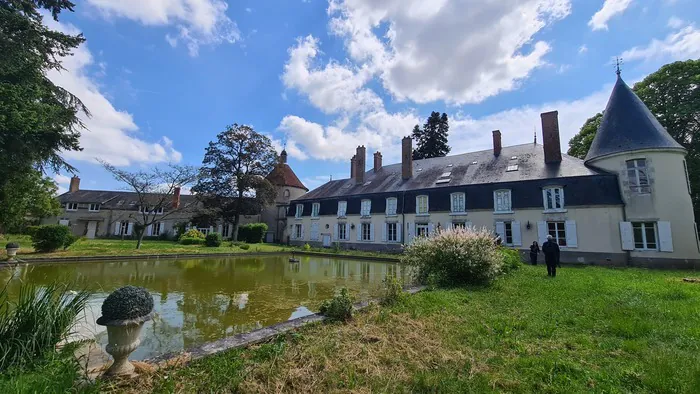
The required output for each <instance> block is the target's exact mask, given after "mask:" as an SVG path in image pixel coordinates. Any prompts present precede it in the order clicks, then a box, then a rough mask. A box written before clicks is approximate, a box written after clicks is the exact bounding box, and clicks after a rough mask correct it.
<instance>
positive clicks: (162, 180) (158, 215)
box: [101, 161, 197, 249]
mask: <svg viewBox="0 0 700 394" xmlns="http://www.w3.org/2000/svg"><path fill="white" fill-rule="evenodd" d="M101 163H102V166H103V167H104V168H105V170H107V171H108V172H110V173H111V174H112V176H114V179H116V180H117V181H119V182H121V183H124V184H125V185H126V186H127V188H128V189H129V190H130V191H132V192H134V193H135V194H136V205H137V206H138V207H139V211H138V212H136V213H134V214H132V215H131V216H130V218H131V219H133V220H134V222H135V229H137V231H136V235H137V242H136V249H140V248H141V243H142V241H143V237H144V235H145V231H143V230H144V229H145V228H146V227H148V226H150V225H153V224H155V223H156V222H162V221H163V220H165V219H167V218H168V217H170V216H171V215H174V214H178V213H185V212H193V211H194V210H195V208H196V203H195V202H194V201H192V202H189V203H187V204H183V203H180V204H179V205H175V204H174V203H173V202H174V200H175V195H176V194H177V193H180V188H181V187H182V186H186V185H189V184H191V183H192V182H194V181H195V179H196V178H197V171H196V169H195V168H194V167H191V166H178V165H172V164H171V165H169V167H168V168H167V169H161V168H157V167H154V168H152V169H151V170H147V171H146V170H140V171H133V172H132V171H126V170H121V169H119V168H117V167H115V166H113V165H111V164H109V163H107V162H104V161H102V162H101Z"/></svg>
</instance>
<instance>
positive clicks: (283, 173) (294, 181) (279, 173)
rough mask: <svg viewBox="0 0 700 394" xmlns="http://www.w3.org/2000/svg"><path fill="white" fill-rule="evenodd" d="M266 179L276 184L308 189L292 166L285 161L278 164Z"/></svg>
mask: <svg viewBox="0 0 700 394" xmlns="http://www.w3.org/2000/svg"><path fill="white" fill-rule="evenodd" d="M267 180H268V181H270V182H271V183H272V184H273V185H276V186H290V187H298V188H299V189H304V190H306V191H309V189H308V188H307V187H306V186H304V184H303V183H301V181H300V180H299V178H298V177H297V174H295V173H294V171H293V170H292V167H290V166H289V164H287V163H280V164H278V165H277V166H276V167H275V169H274V170H272V172H271V173H270V175H268V176H267Z"/></svg>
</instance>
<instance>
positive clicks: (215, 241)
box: [204, 233, 223, 248]
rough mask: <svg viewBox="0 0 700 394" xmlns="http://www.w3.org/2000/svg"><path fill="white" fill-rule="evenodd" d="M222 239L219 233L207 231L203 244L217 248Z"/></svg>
mask: <svg viewBox="0 0 700 394" xmlns="http://www.w3.org/2000/svg"><path fill="white" fill-rule="evenodd" d="M222 241H223V238H222V237H221V234H219V233H209V234H207V237H206V238H205V240H204V245H206V246H208V247H210V248H218V247H219V246H221V242H222Z"/></svg>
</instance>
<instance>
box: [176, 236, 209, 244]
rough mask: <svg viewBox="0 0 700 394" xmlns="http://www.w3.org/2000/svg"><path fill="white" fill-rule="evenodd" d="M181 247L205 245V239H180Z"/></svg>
mask: <svg viewBox="0 0 700 394" xmlns="http://www.w3.org/2000/svg"><path fill="white" fill-rule="evenodd" d="M180 244H181V245H204V238H195V237H182V238H180Z"/></svg>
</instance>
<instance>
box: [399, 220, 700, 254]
mask: <svg viewBox="0 0 700 394" xmlns="http://www.w3.org/2000/svg"><path fill="white" fill-rule="evenodd" d="M404 226H405V224H404V223H401V225H400V226H399V225H398V224H396V242H401V234H402V233H403V232H404ZM698 247H699V248H700V246H698Z"/></svg>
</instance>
